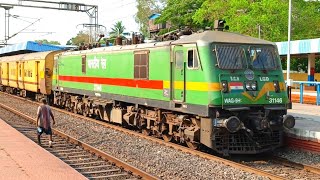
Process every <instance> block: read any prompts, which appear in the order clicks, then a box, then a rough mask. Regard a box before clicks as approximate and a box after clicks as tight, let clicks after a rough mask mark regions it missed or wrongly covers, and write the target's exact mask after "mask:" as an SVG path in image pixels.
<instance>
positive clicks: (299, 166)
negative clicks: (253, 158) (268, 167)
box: [272, 156, 320, 175]
mask: <svg viewBox="0 0 320 180" xmlns="http://www.w3.org/2000/svg"><path fill="white" fill-rule="evenodd" d="M272 161H274V162H276V163H280V164H282V165H285V166H289V167H293V168H296V169H301V170H305V171H308V172H312V173H314V174H319V175H320V168H317V167H313V166H309V165H305V164H300V163H296V162H293V161H290V160H288V159H285V158H282V157H278V156H273V157H272Z"/></svg>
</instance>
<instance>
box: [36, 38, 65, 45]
mask: <svg viewBox="0 0 320 180" xmlns="http://www.w3.org/2000/svg"><path fill="white" fill-rule="evenodd" d="M35 42H37V43H41V44H53V45H61V44H60V42H59V41H48V40H47V39H42V40H35Z"/></svg>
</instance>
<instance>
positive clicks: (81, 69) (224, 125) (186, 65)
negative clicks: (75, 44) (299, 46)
mask: <svg viewBox="0 0 320 180" xmlns="http://www.w3.org/2000/svg"><path fill="white" fill-rule="evenodd" d="M52 86H53V87H52V89H53V96H52V98H53V99H52V100H53V103H54V104H55V105H57V106H61V107H64V108H67V109H69V110H70V111H74V112H75V113H79V114H83V115H85V116H95V117H98V118H100V119H102V120H105V121H108V122H112V123H117V124H121V125H123V126H132V127H136V128H137V129H140V130H141V131H142V132H143V133H145V134H152V135H154V136H157V137H162V138H163V139H164V140H165V141H177V142H179V143H185V144H187V146H189V147H190V148H194V149H195V148H198V147H199V145H204V146H207V147H208V148H211V149H213V150H215V151H217V152H218V153H222V154H225V155H227V154H255V153H261V152H265V151H270V150H273V149H275V148H277V147H279V146H281V144H282V137H283V130H284V128H292V127H293V126H294V122H295V120H294V118H293V117H292V116H289V115H286V114H287V106H288V103H289V101H288V97H287V91H286V86H285V82H284V79H283V74H282V69H281V62H280V58H279V55H278V52H277V48H276V46H275V44H274V43H272V42H268V41H265V40H261V39H257V38H253V37H249V36H244V35H240V34H236V33H229V32H222V31H205V32H202V33H198V34H192V35H189V36H185V37H183V38H180V39H178V40H175V41H166V42H156V43H147V44H135V45H127V46H111V47H101V48H95V49H90V50H83V51H70V52H62V53H60V54H57V55H56V56H55V62H54V70H53V80H52Z"/></svg>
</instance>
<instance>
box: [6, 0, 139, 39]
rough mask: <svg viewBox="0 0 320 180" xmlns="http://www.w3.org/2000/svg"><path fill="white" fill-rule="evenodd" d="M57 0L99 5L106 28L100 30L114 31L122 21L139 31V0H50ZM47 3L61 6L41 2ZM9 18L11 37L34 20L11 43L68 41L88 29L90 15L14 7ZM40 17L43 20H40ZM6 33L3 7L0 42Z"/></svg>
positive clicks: (9, 0)
mask: <svg viewBox="0 0 320 180" xmlns="http://www.w3.org/2000/svg"><path fill="white" fill-rule="evenodd" d="M48 1H51V2H52V1H55V2H63V1H64V2H74V3H83V4H86V5H97V6H98V21H99V22H98V23H99V24H100V25H103V26H105V27H106V29H104V28H101V31H102V32H104V33H106V32H108V31H111V28H112V27H113V24H115V23H116V22H117V21H122V23H123V25H124V26H125V28H126V29H125V31H126V32H131V31H134V32H137V31H138V30H139V27H138V24H137V23H136V22H135V19H134V16H135V14H136V12H137V8H136V5H137V3H136V0H48ZM18 2H19V1H18V0H0V4H1V3H6V4H18ZM22 4H29V5H31V4H32V5H40V4H37V3H35V2H31V3H30V2H23V1H22ZM41 5H42V6H43V5H46V6H53V7H59V5H58V4H56V5H50V4H41ZM9 13H10V15H11V17H10V18H9V21H10V25H9V28H10V29H9V36H12V35H13V34H15V33H17V32H20V31H21V30H23V29H24V28H26V27H27V26H30V25H31V23H34V24H33V25H31V26H30V27H28V28H27V29H25V30H23V31H21V32H20V33H18V34H17V35H16V36H14V37H12V38H11V39H10V40H9V41H8V44H14V43H20V42H25V41H34V40H41V39H47V40H49V41H59V42H60V43H61V44H63V45H64V44H66V43H67V41H68V40H69V39H71V38H72V37H75V36H76V35H77V33H78V32H79V31H86V30H88V29H87V28H83V25H82V24H84V23H87V24H88V23H90V21H89V16H88V15H87V13H85V12H74V11H63V10H51V9H39V8H27V7H19V6H15V7H14V8H13V9H10V12H9ZM38 19H40V20H39V21H38ZM4 35H5V10H4V9H3V8H0V41H2V40H4Z"/></svg>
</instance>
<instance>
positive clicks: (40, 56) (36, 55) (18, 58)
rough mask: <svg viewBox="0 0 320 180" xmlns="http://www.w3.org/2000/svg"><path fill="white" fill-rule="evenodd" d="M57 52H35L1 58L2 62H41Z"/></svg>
mask: <svg viewBox="0 0 320 180" xmlns="http://www.w3.org/2000/svg"><path fill="white" fill-rule="evenodd" d="M52 52H55V51H45V52H35V53H27V54H19V55H13V56H4V57H1V58H0V62H10V61H21V60H37V59H39V60H41V59H45V58H46V57H47V55H49V54H50V53H52Z"/></svg>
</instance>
